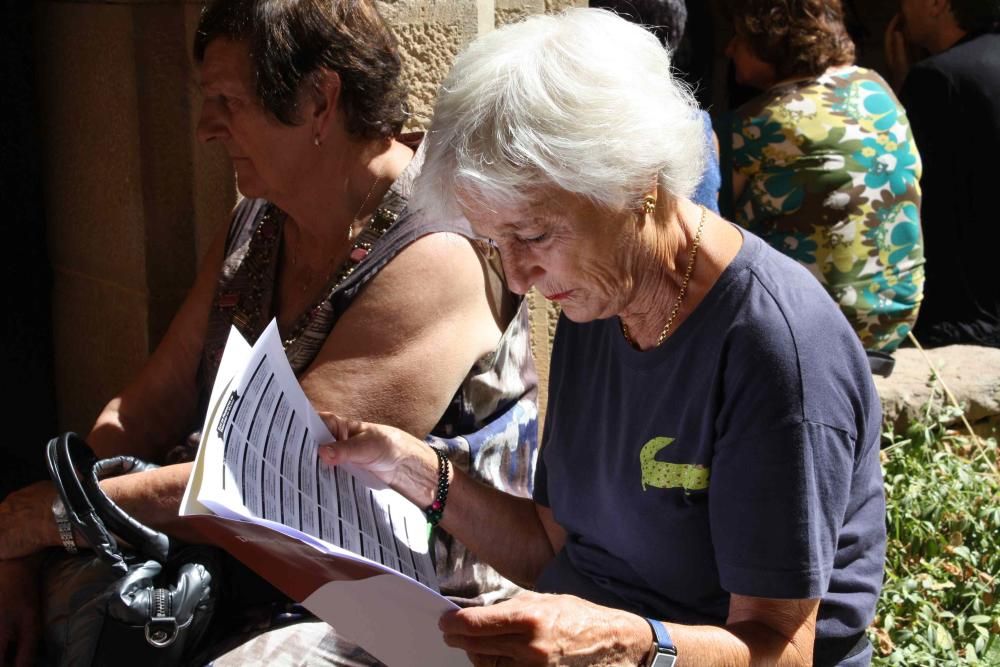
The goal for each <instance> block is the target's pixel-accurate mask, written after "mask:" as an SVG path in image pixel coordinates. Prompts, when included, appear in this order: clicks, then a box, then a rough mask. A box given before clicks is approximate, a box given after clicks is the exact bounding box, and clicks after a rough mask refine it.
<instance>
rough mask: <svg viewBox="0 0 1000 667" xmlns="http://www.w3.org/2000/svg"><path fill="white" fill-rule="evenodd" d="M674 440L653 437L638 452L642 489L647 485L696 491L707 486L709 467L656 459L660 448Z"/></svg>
mask: <svg viewBox="0 0 1000 667" xmlns="http://www.w3.org/2000/svg"><path fill="white" fill-rule="evenodd" d="M673 441H674V438H667V437H659V438H653V439H652V440H650V441H649V442H647V443H646V444H645V445H643V446H642V450H641V451H640V452H639V465H640V466H641V467H642V490H643V491H645V490H646V488H647V487H650V486H652V487H655V488H657V489H684V490H685V491H697V490H699V489H707V488H708V474H709V471H710V468H706V467H705V466H700V465H694V464H691V463H667V462H665V461H657V460H656V455H657V454H658V453H659V451H660V450H661V449H663V448H664V447H666V446H667V445H669V444H670V443H672V442H673Z"/></svg>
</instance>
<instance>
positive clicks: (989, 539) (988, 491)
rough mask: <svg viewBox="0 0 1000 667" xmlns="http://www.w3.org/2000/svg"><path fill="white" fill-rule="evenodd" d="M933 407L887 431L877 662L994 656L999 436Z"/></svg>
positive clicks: (999, 625) (995, 659) (998, 632)
mask: <svg viewBox="0 0 1000 667" xmlns="http://www.w3.org/2000/svg"><path fill="white" fill-rule="evenodd" d="M956 416H958V412H957V409H955V408H944V409H942V410H941V411H940V412H938V413H936V414H934V413H933V412H932V410H931V409H930V407H928V409H927V410H926V412H925V413H924V415H923V416H922V418H921V419H920V420H918V421H915V422H913V423H911V424H910V426H909V428H907V429H906V432H905V433H903V434H897V433H894V432H893V429H892V428H891V427H890V428H888V429H887V430H886V432H885V433H884V434H883V437H884V440H883V449H882V472H883V475H884V478H885V490H886V503H887V512H886V513H887V528H888V544H887V550H886V574H885V585H884V587H883V590H882V596H881V598H880V600H879V604H878V609H877V613H876V617H875V621H874V623H873V624H872V626H871V628H870V629H869V636H870V638H871V640H872V643H873V644H874V645H875V658H874V663H873V664H875V665H906V666H907V667H911V666H917V665H928V666H930V665H933V666H937V665H955V664H978V665H1000V605H998V604H997V600H998V598H1000V476H998V473H997V460H998V456H997V442H996V439H995V438H985V439H983V438H978V437H976V438H974V437H972V436H971V435H967V434H966V435H962V434H960V433H956V432H954V431H952V430H949V428H948V427H947V426H946V424H948V423H952V422H953V421H954V419H955V417H956Z"/></svg>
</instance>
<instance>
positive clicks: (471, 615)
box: [438, 592, 653, 667]
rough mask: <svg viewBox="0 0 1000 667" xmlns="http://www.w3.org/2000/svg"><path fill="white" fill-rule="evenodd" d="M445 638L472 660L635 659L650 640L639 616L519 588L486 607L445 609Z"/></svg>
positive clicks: (584, 662)
mask: <svg viewBox="0 0 1000 667" xmlns="http://www.w3.org/2000/svg"><path fill="white" fill-rule="evenodd" d="M438 626H439V627H440V628H441V630H442V632H444V640H445V643H446V644H448V645H449V646H454V647H456V648H460V649H463V650H464V651H465V652H466V653H468V654H469V658H470V659H471V660H472V661H473V664H475V665H484V666H486V667H492V666H493V665H511V664H516V665H555V664H559V665H637V664H642V661H643V659H644V658H645V657H646V654H647V653H648V652H649V647H650V646H651V645H652V636H653V633H652V630H650V628H649V624H648V623H646V621H645V620H644V619H642V618H640V617H639V616H636V615H635V614H630V613H628V612H624V611H619V610H616V609H609V608H607V607H601V606H598V605H595V604H592V603H590V602H587V601H586V600H582V599H580V598H577V597H574V596H571V595H543V594H539V593H530V592H526V593H522V594H521V595H518V596H517V597H515V598H513V599H511V600H507V601H505V602H500V603H498V604H495V605H491V606H489V607H470V608H467V609H459V610H457V611H453V612H449V613H447V614H445V615H444V616H442V617H441V620H440V621H439V623H438Z"/></svg>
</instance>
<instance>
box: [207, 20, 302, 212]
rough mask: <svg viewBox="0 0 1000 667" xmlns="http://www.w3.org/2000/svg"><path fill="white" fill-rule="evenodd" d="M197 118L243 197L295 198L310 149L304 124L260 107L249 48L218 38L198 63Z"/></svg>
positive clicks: (243, 44)
mask: <svg viewBox="0 0 1000 667" xmlns="http://www.w3.org/2000/svg"><path fill="white" fill-rule="evenodd" d="M200 74H201V91H202V96H203V100H202V106H201V116H200V118H199V120H198V130H197V134H198V139H199V140H200V141H204V142H208V141H218V142H219V143H221V144H222V145H223V146H224V147H225V149H226V152H227V153H228V154H229V158H230V159H231V160H232V161H233V167H234V168H235V170H236V179H237V186H238V187H239V190H240V192H242V193H243V195H244V196H246V197H262V198H265V199H269V200H271V201H274V202H280V201H282V200H287V199H288V198H289V197H294V194H295V188H296V183H301V182H302V181H301V174H302V171H303V169H305V168H306V167H307V166H308V160H304V159H303V157H304V156H306V155H307V154H308V152H309V151H310V150H314V146H313V143H312V141H313V139H312V135H311V129H310V128H309V126H308V124H304V125H302V126H288V125H284V124H283V123H281V122H279V121H278V120H277V119H276V118H274V116H273V115H272V114H269V113H268V112H267V111H265V110H264V108H263V107H262V106H261V104H260V102H259V100H258V98H257V94H256V92H255V88H254V77H253V69H252V65H251V61H250V53H249V50H248V47H247V45H246V44H245V43H243V42H234V41H231V40H227V39H216V40H214V41H213V42H211V43H210V44H209V45H208V47H207V48H206V49H205V58H204V60H203V62H202V64H201V71H200Z"/></svg>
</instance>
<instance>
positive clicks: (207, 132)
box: [195, 99, 229, 143]
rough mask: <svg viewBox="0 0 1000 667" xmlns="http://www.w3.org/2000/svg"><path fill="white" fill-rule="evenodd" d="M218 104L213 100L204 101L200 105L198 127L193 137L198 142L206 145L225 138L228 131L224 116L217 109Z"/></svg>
mask: <svg viewBox="0 0 1000 667" xmlns="http://www.w3.org/2000/svg"><path fill="white" fill-rule="evenodd" d="M218 106H219V103H218V102H216V101H215V100H210V99H209V100H205V101H204V102H202V105H201V114H199V116H198V127H197V129H196V130H195V135H196V136H197V137H198V141H200V142H202V143H207V142H209V141H212V140H214V139H222V138H223V137H225V136H226V135H227V134H228V132H229V129H228V127H227V125H226V121H225V116H224V114H223V113H222V112H221V111H220V110H219V109H218Z"/></svg>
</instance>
